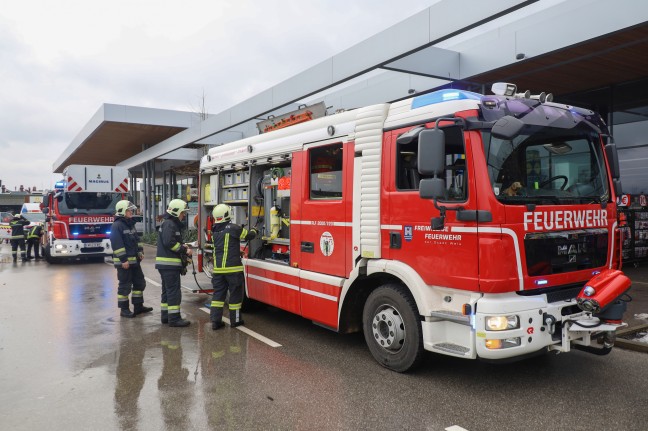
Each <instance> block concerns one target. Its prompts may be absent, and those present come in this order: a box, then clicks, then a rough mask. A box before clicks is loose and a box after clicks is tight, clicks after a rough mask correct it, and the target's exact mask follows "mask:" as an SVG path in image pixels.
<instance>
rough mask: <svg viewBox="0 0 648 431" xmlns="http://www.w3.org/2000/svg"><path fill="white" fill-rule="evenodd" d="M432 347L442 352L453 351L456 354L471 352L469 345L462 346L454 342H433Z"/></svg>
mask: <svg viewBox="0 0 648 431" xmlns="http://www.w3.org/2000/svg"><path fill="white" fill-rule="evenodd" d="M432 348H433V349H435V350H440V351H442V352H447V353H452V354H455V355H467V354H468V353H469V352H470V349H469V348H468V347H464V346H460V345H458V344H453V343H437V344H433V345H432Z"/></svg>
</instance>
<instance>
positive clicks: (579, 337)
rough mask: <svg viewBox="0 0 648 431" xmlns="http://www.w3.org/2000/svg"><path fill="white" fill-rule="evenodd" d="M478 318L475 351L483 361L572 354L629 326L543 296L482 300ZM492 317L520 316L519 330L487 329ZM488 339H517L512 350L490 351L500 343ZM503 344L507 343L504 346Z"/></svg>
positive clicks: (567, 301)
mask: <svg viewBox="0 0 648 431" xmlns="http://www.w3.org/2000/svg"><path fill="white" fill-rule="evenodd" d="M503 296H504V297H503ZM477 309H478V313H477V314H476V315H475V320H474V325H475V350H476V354H477V356H478V357H480V358H484V359H507V358H513V357H516V356H525V355H529V354H532V353H534V352H537V351H540V350H543V349H546V350H549V351H557V352H569V351H570V350H571V349H572V347H573V345H578V346H584V347H594V348H596V347H597V343H596V340H595V338H596V337H597V335H601V334H602V335H606V339H608V340H609V339H613V338H614V337H613V336H611V337H610V333H614V331H615V330H616V329H617V328H619V327H623V326H626V324H625V323H618V324H609V323H603V322H601V321H600V320H599V319H598V318H596V317H594V316H592V314H591V313H587V312H583V311H582V310H580V309H579V308H578V307H577V306H576V300H565V301H559V302H552V303H548V302H547V301H546V297H545V296H544V295H540V296H539V297H520V296H518V295H515V294H510V295H509V294H507V295H497V297H495V296H494V297H493V298H492V299H491V298H489V297H484V298H481V299H480V300H479V301H478V306H477ZM493 315H517V316H519V327H518V328H516V329H510V330H504V331H491V330H488V329H486V317H487V316H493ZM488 340H516V341H518V342H519V344H518V345H515V343H514V342H509V343H508V345H509V346H510V347H506V348H489V346H492V345H497V344H500V343H498V342H497V341H495V342H493V341H490V342H489V341H488ZM501 344H504V343H501Z"/></svg>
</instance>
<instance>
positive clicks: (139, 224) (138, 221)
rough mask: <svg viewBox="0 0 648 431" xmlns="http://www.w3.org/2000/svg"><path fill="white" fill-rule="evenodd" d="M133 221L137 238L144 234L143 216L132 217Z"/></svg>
mask: <svg viewBox="0 0 648 431" xmlns="http://www.w3.org/2000/svg"><path fill="white" fill-rule="evenodd" d="M133 220H135V230H136V231H137V234H138V235H139V236H142V235H143V234H144V216H141V215H134V216H133Z"/></svg>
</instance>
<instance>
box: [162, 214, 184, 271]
mask: <svg viewBox="0 0 648 431" xmlns="http://www.w3.org/2000/svg"><path fill="white" fill-rule="evenodd" d="M182 229H184V225H183V224H182V222H181V221H180V219H178V218H177V217H173V216H172V215H170V214H165V215H164V222H162V226H160V233H159V235H158V240H157V253H156V255H155V267H156V268H158V269H178V270H180V269H181V268H182V260H181V259H180V254H182V253H186V252H187V247H185V246H184V245H183V244H182Z"/></svg>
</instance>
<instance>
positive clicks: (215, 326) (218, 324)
mask: <svg viewBox="0 0 648 431" xmlns="http://www.w3.org/2000/svg"><path fill="white" fill-rule="evenodd" d="M224 326H225V324H224V323H223V322H212V329H213V330H214V331H216V330H217V329H220V328H222V327H224Z"/></svg>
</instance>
